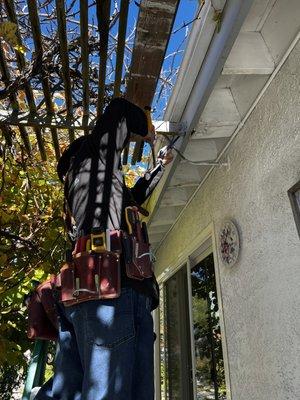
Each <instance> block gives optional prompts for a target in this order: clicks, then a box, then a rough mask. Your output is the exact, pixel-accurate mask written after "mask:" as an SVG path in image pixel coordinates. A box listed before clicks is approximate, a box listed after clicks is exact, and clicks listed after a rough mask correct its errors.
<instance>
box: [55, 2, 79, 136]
mask: <svg viewBox="0 0 300 400" xmlns="http://www.w3.org/2000/svg"><path fill="white" fill-rule="evenodd" d="M56 13H57V32H58V38H59V52H60V59H61V73H62V78H63V82H64V87H65V100H66V109H67V116H68V117H71V116H72V114H73V100H72V86H71V78H70V65H69V56H68V40H67V28H66V11H65V2H64V0H56ZM69 137H70V141H71V142H72V141H73V140H74V139H75V134H74V130H69Z"/></svg>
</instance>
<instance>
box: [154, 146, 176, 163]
mask: <svg viewBox="0 0 300 400" xmlns="http://www.w3.org/2000/svg"><path fill="white" fill-rule="evenodd" d="M173 158H174V156H173V153H172V149H167V146H165V147H163V148H162V149H160V151H159V153H158V156H157V161H158V162H160V163H161V164H162V165H163V166H165V165H168V164H169V163H170V162H171V161H173Z"/></svg>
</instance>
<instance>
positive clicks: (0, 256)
mask: <svg viewBox="0 0 300 400" xmlns="http://www.w3.org/2000/svg"><path fill="white" fill-rule="evenodd" d="M6 261H7V255H6V254H0V266H1V267H3V266H4V265H5V264H6Z"/></svg>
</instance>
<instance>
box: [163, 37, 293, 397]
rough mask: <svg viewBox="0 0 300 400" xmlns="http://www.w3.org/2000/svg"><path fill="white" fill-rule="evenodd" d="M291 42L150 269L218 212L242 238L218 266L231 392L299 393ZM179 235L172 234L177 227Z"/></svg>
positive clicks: (218, 223) (171, 256) (216, 217)
mask: <svg viewBox="0 0 300 400" xmlns="http://www.w3.org/2000/svg"><path fill="white" fill-rule="evenodd" d="M299 88H300V43H298V45H297V46H296V48H295V49H294V50H293V52H292V53H291V54H290V56H289V58H288V59H287V61H286V62H285V64H284V65H283V67H282V69H281V70H280V72H279V73H278V74H277V76H276V77H275V79H274V80H273V82H272V83H271V85H270V86H269V88H268V89H267V91H266V93H265V95H264V96H263V97H262V99H261V100H260V102H259V103H258V105H257V107H256V108H255V110H254V111H253V113H252V114H251V116H250V118H249V119H248V120H247V122H246V124H245V126H244V127H243V129H242V130H241V131H240V132H239V134H238V135H237V137H236V138H235V140H234V141H233V143H232V145H231V147H230V149H229V151H228V155H229V157H230V161H231V167H230V169H229V170H225V169H215V170H214V172H213V173H212V174H211V175H210V177H209V178H208V179H207V181H206V182H205V183H204V185H203V186H202V188H201V189H200V190H199V191H198V193H197V195H196V196H195V198H194V199H193V201H192V202H191V203H190V204H189V206H188V207H187V209H186V210H185V213H184V216H183V217H182V218H181V219H180V220H179V221H178V223H177V224H176V226H175V228H179V227H180V232H179V231H178V230H177V229H173V230H172V231H171V232H170V233H169V235H168V237H167V238H166V240H165V242H164V243H163V245H162V246H161V247H160V249H159V251H158V254H157V257H158V261H157V267H156V268H157V275H159V274H160V273H161V272H162V271H163V270H164V268H166V267H167V266H169V265H170V264H171V263H172V262H174V260H176V256H177V254H180V253H181V252H182V251H184V249H185V248H186V246H187V245H188V244H189V242H190V240H191V238H194V237H195V235H196V232H199V230H201V229H202V228H203V229H204V228H205V227H206V226H207V225H208V224H209V223H211V222H213V223H214V226H215V232H216V234H217V232H218V231H219V229H220V226H221V223H222V221H223V220H224V219H225V218H232V219H234V220H235V221H236V223H237V225H238V227H239V229H240V232H241V240H242V249H241V256H240V259H239V262H238V263H237V265H235V266H234V267H233V268H232V269H226V268H225V267H224V266H222V265H220V266H219V269H220V284H221V289H222V294H223V313H224V319H225V325H226V332H225V333H226V339H227V346H228V359H229V373H230V382H231V389H232V400H296V399H300V317H299V309H300V240H299V237H298V234H297V231H296V227H295V223H294V219H293V215H292V211H291V207H290V202H289V199H288V196H287V190H288V189H289V188H290V187H291V186H292V185H294V184H295V183H296V182H297V181H298V180H299V179H300V93H299ZM179 233H180V234H179Z"/></svg>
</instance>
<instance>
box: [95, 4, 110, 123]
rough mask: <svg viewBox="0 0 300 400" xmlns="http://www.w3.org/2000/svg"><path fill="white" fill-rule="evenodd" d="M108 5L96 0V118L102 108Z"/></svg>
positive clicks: (107, 33)
mask: <svg viewBox="0 0 300 400" xmlns="http://www.w3.org/2000/svg"><path fill="white" fill-rule="evenodd" d="M110 4H111V0H97V2H96V5H97V19H98V30H99V33H100V61H99V83H98V102H97V117H100V115H101V114H102V111H103V107H104V96H105V81H106V63H107V51H108V36H109V16H110Z"/></svg>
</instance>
